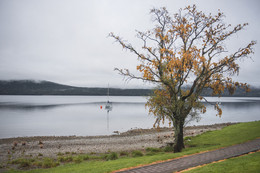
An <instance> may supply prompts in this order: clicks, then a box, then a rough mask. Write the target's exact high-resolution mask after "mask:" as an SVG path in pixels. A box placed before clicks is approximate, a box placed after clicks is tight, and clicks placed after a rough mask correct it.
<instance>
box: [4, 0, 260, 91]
mask: <svg viewBox="0 0 260 173" xmlns="http://www.w3.org/2000/svg"><path fill="white" fill-rule="evenodd" d="M195 2H196V3H197V1H189V4H193V3H195ZM185 5H188V2H186V1H185V2H184V1H177V0H175V1H172V0H165V1H157V0H142V1H138V0H131V1H130V0H129V1H122V0H110V1H106V0H100V1H87V0H75V1H72V0H66V1H64V0H55V1H52V0H38V1H34V0H24V1H17V0H2V1H0V26H1V27H0V38H1V39H0V61H1V64H0V79H41V80H51V81H54V82H60V83H64V84H71V85H78V86H106V85H107V83H108V82H109V83H110V85H111V86H117V87H138V86H139V87H140V86H141V87H147V86H149V85H143V83H142V82H141V81H140V82H139V81H134V80H133V81H131V82H129V83H125V82H124V81H122V79H123V77H122V76H119V75H118V74H117V72H115V71H114V70H113V69H114V68H115V67H119V68H129V69H130V70H132V71H134V72H135V67H136V65H137V63H138V61H137V58H136V57H135V56H134V55H133V54H131V53H129V52H126V51H124V50H122V48H121V47H120V46H119V45H118V44H117V43H114V40H113V39H111V38H108V37H107V36H108V34H109V33H110V32H114V33H116V34H118V35H120V36H122V37H123V38H124V39H126V40H128V41H129V42H131V43H132V44H133V45H136V46H137V47H138V46H140V42H139V41H138V39H137V38H136V37H135V34H136V33H135V30H140V31H145V30H147V29H150V28H152V27H153V23H152V22H151V16H150V15H149V11H150V9H151V8H153V7H161V6H166V8H167V9H168V10H169V11H170V12H177V11H178V9H179V8H181V7H184V6H185ZM258 5H259V2H258V1H250V3H249V2H248V1H235V0H230V1H224V0H221V1H213V2H211V3H208V1H206V0H202V1H199V3H197V6H198V8H199V9H201V10H202V11H206V12H213V13H214V12H216V11H217V9H218V8H219V9H221V10H222V11H223V12H224V13H225V14H226V16H227V17H226V21H227V22H228V23H232V24H233V23H234V24H238V23H244V22H249V23H250V25H249V26H248V27H247V29H246V30H245V31H242V32H241V33H239V34H238V36H237V37H235V38H234V40H235V41H232V39H231V40H230V44H231V47H232V48H233V47H236V46H238V48H239V46H242V45H243V43H248V42H249V41H250V40H252V39H254V40H259V38H260V31H259V30H258V28H259V26H260V22H259V20H258V16H259V12H258V9H257V7H258ZM242 8H243V10H242V12H241V9H242ZM240 34H241V35H240ZM259 48H260V47H259V44H258V45H257V46H256V48H255V55H254V56H253V59H254V61H245V62H242V63H241V73H240V76H239V78H238V79H239V80H242V81H248V82H249V83H250V82H254V83H255V84H257V85H260V81H259V79H258V78H257V76H256V75H257V74H258V73H260V70H259V68H258V67H259V65H260V61H259V60H258V59H257V58H256V57H257V56H258V55H259Z"/></svg>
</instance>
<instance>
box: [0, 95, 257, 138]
mask: <svg viewBox="0 0 260 173" xmlns="http://www.w3.org/2000/svg"><path fill="white" fill-rule="evenodd" d="M106 100H107V97H106V96H0V138H8V137H18V136H49V135H55V136H63V135H77V136H91V135H108V134H112V133H113V131H120V132H123V131H127V130H129V129H131V128H152V126H153V123H154V120H155V119H154V118H153V117H152V116H151V115H148V111H147V110H145V106H144V105H145V102H146V98H145V97H125V96H123V97H110V100H111V101H112V103H113V110H112V111H110V112H109V113H107V111H106V110H105V109H104V107H105V102H106ZM208 101H211V102H221V107H222V110H223V115H222V117H221V118H220V117H217V116H216V111H215V110H214V107H213V106H211V105H207V113H205V114H203V115H201V120H200V121H199V122H192V123H190V124H189V125H200V124H215V123H223V122H246V121H254V120H260V98H231V97H225V98H221V99H219V98H211V97H210V98H208ZM100 106H102V107H103V109H100Z"/></svg>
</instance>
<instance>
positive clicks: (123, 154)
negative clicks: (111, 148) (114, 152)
mask: <svg viewBox="0 0 260 173" xmlns="http://www.w3.org/2000/svg"><path fill="white" fill-rule="evenodd" d="M119 155H120V156H128V155H129V154H128V152H126V151H120V153H119Z"/></svg>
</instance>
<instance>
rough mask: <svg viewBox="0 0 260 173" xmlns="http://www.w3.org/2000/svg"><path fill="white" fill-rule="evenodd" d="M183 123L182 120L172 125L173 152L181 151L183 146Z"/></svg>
mask: <svg viewBox="0 0 260 173" xmlns="http://www.w3.org/2000/svg"><path fill="white" fill-rule="evenodd" d="M183 125H184V123H183V122H182V121H179V122H176V124H175V126H174V130H175V132H174V137H175V139H174V146H173V151H174V152H175V153H177V152H181V151H182V149H183V148H185V146H184V143H183Z"/></svg>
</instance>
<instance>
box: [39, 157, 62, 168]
mask: <svg viewBox="0 0 260 173" xmlns="http://www.w3.org/2000/svg"><path fill="white" fill-rule="evenodd" d="M58 165H59V163H58V162H55V161H54V160H53V159H51V158H44V160H43V162H42V167H43V168H52V167H56V166H58Z"/></svg>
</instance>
